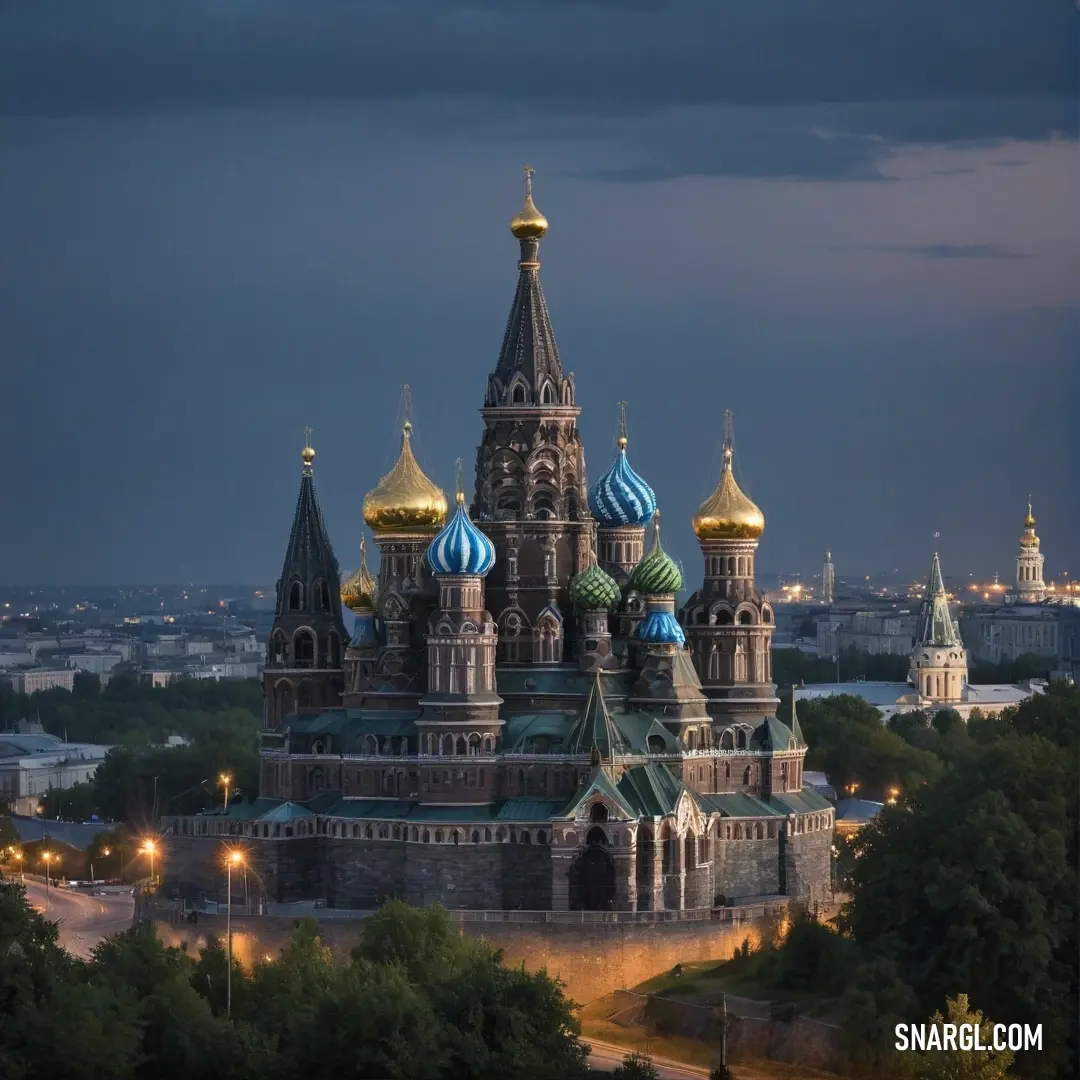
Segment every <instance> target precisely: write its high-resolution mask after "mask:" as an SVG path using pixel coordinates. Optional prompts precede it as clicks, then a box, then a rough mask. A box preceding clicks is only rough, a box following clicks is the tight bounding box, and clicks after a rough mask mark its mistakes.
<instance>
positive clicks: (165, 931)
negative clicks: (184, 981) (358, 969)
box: [152, 902, 787, 1004]
mask: <svg viewBox="0 0 1080 1080" xmlns="http://www.w3.org/2000/svg"><path fill="white" fill-rule="evenodd" d="M786 906H787V905H786V904H785V903H784V902H777V903H772V904H769V905H754V906H753V907H748V908H746V909H738V908H736V909H729V910H726V911H718V912H714V913H707V912H706V913H702V914H703V917H701V918H692V919H682V920H667V919H659V920H655V919H649V920H647V921H646V919H645V917H643V916H637V917H636V918H634V920H633V921H624V920H628V919H629V913H628V914H627V915H626V916H622V915H620V917H619V918H620V921H618V922H603V921H581V920H577V921H575V920H573V917H572V916H573V914H574V913H566V914H562V913H560V915H561V917H560V918H559V919H558V920H557V921H555V916H554V913H552V915H551V916H550V921H549V919H544V920H543V921H541V920H539V919H537V918H536V913H522V914H521V915H520V916H519V915H518V913H516V912H503V911H493V912H476V913H466V912H461V913H452V916H453V917H454V918H455V921H457V922H458V924H459V926H460V929H461V932H462V933H464V934H469V935H471V936H474V937H477V938H481V939H483V940H485V941H487V942H489V943H490V944H491V945H492V946H494V947H495V948H498V949H502V950H503V954H504V963H506V964H507V965H518V964H524V965H525V968H526V969H527V970H529V971H539V970H540V969H541V968H545V969H546V970H547V971H548V973H549V974H551V975H554V976H557V977H558V978H560V979H562V980H563V982H565V983H566V987H567V989H566V993H567V994H568V996H569V997H570V998H572V999H573V1000H574V1001H576V1002H578V1003H579V1004H586V1003H588V1002H590V1001H593V1000H595V999H596V998H598V997H603V996H604V995H605V994H608V993H611V991H612V990H615V989H619V988H621V987H627V986H636V985H637V984H638V983H640V982H643V981H644V980H646V979H650V978H652V977H653V976H655V975H660V974H662V973H663V972H665V971H670V970H671V968H673V967H674V966H675V965H676V964H678V963H693V962H695V961H702V960H726V959H729V958H730V957H731V956H732V955H733V953H734V951H735V950H736V949H737V948H738V947H739V946H740V945H741V944H742V943H743V942H744V941H745V940H747V939H749V940H750V941H751V943H752V944H753V945H754V946H756V945H757V944H758V943H759V942H760V941H761V940H762V939H763V938H765V937H768V935H769V934H771V933H772V932H773V930H774V928H775V926H776V922H777V920H778V919H779V918H780V916H781V914H782V913H783V912H784V911H785V910H786ZM152 921H153V922H154V923H155V925H156V927H157V930H158V934H159V936H160V937H161V938H162V940H163V941H164V942H165V943H166V944H168V945H176V946H179V945H181V944H184V945H185V946H186V947H187V948H188V949H197V948H200V947H202V946H203V945H205V943H206V940H207V937H208V936H217V937H220V936H222V935H223V934H224V932H225V916H224V915H200V916H199V921H198V923H197V924H195V925H192V924H191V923H188V922H185V921H183V920H182V919H179V918H177V917H176V915H175V913H174V914H173V915H172V916H171V917H170V915H169V914H168V913H162V914H159V916H158V917H154V918H153V919H152ZM296 922H297V920H295V919H291V918H275V917H271V916H243V915H236V916H234V917H233V920H232V925H233V950H234V953H235V955H236V956H237V957H239V959H240V960H241V962H243V963H245V964H250V963H251V962H252V961H253V960H254V959H257V958H259V957H270V958H273V957H275V956H277V954H278V951H279V950H280V949H281V948H282V947H283V946H284V944H285V943H286V942H287V941H288V940H289V938H290V936H291V935H292V933H293V930H294V929H295V927H296ZM363 927H364V920H362V919H344V918H343V919H325V920H323V921H321V922H320V925H319V932H320V934H321V935H322V937H323V940H324V941H325V942H326V944H327V945H329V946H330V947H331V948H332V949H333V950H334V952H335V954H336V955H338V956H340V957H341V958H343V959H344V958H345V957H347V956H348V953H349V950H350V949H352V948H353V947H354V946H355V945H356V944H357V943H358V942H359V940H360V937H361V935H362V933H363Z"/></svg>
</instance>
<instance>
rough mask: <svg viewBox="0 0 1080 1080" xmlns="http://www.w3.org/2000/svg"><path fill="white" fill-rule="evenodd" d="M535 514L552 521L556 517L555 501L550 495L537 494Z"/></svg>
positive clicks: (534, 505) (544, 519)
mask: <svg viewBox="0 0 1080 1080" xmlns="http://www.w3.org/2000/svg"><path fill="white" fill-rule="evenodd" d="M533 515H534V516H535V517H537V518H538V519H539V520H541V521H551V520H552V519H554V517H555V502H554V500H553V499H552V498H551V496H550V495H547V494H544V495H537V497H536V498H535V499H533Z"/></svg>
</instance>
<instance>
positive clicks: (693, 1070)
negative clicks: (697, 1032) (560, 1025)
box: [581, 1039, 709, 1080]
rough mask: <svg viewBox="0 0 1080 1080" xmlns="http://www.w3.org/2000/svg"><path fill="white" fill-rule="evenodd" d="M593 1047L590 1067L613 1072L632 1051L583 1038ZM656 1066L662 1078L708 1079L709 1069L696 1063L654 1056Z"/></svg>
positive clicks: (674, 1079)
mask: <svg viewBox="0 0 1080 1080" xmlns="http://www.w3.org/2000/svg"><path fill="white" fill-rule="evenodd" d="M581 1041H582V1042H584V1043H588V1045H589V1046H590V1047H591V1048H592V1053H591V1054H589V1068H590V1069H594V1070H595V1071H596V1072H613V1071H614V1070H615V1067H616V1066H617V1065H621V1064H622V1063H623V1061H625V1060H626V1057H627V1055H628V1054H629V1053H630V1051H629V1050H627V1049H626V1048H625V1047H623V1046H614V1045H612V1044H611V1043H603V1042H596V1041H595V1040H594V1039H582V1040H581ZM653 1065H654V1066H655V1067H656V1075H657V1076H658V1077H659V1078H660V1080H708V1076H709V1070H708V1069H699V1068H697V1067H696V1066H694V1065H680V1064H679V1063H678V1062H677V1061H668V1060H667V1059H666V1058H653Z"/></svg>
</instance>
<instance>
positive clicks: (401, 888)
mask: <svg viewBox="0 0 1080 1080" xmlns="http://www.w3.org/2000/svg"><path fill="white" fill-rule="evenodd" d="M163 846H164V852H163V855H162V860H161V866H162V880H163V886H164V892H165V895H166V896H173V895H175V896H181V897H187V898H197V897H205V898H207V899H217V900H220V901H224V899H225V867H224V863H223V861H222V860H223V856H224V852H225V845H224V844H223V843H222V841H221V840H220V839H219V838H216V837H201V836H169V837H166V838H165V839H164V841H163ZM244 851H245V855H246V859H247V864H248V869H247V876H248V889H249V894H250V896H251V900H252V905H253V907H254V906H257V904H258V901H259V900H260V899H262V900H268V901H271V902H276V901H280V902H283V903H290V902H294V901H298V900H311V899H321V900H325V901H326V904H327V906H328V907H332V908H361V909H362V908H373V907H376V906H377V905H378V904H379V902H380V901H382V900H385V899H387V898H390V897H399V898H401V899H403V900H407V901H408V902H409V903H410V904H416V905H418V906H423V905H426V904H442V905H444V906H445V907H447V908H449V909H455V908H468V909H480V908H492V909H503V908H507V909H514V910H520V909H525V910H529V911H546V910H548V909H550V907H551V857H550V851H549V849H548V848H547V847H546V846H545V845H542V844H510V843H506V844H471V843H470V844H458V845H449V844H416V843H406V842H405V841H402V840H352V839H350V840H339V839H335V838H332V837H325V836H307V837H297V838H290V839H288V840H280V841H273V840H268V841H263V840H251V839H245V841H244ZM243 885H244V882H243V875H242V872H236V871H234V874H233V889H234V895H236V896H240V895H242V894H241V893H240V892H239V891H237V890H240V889H242V888H243Z"/></svg>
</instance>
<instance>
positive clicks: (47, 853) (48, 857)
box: [41, 851, 55, 911]
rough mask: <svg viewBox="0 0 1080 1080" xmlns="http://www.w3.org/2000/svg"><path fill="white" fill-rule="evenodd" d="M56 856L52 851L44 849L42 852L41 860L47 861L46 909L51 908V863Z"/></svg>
mask: <svg viewBox="0 0 1080 1080" xmlns="http://www.w3.org/2000/svg"><path fill="white" fill-rule="evenodd" d="M54 858H55V856H54V855H53V853H52V852H51V851H44V852H42V854H41V860H42V862H44V863H45V910H46V911H48V910H49V885H50V880H49V864H50V863H51V862H52V861H53V859H54Z"/></svg>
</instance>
